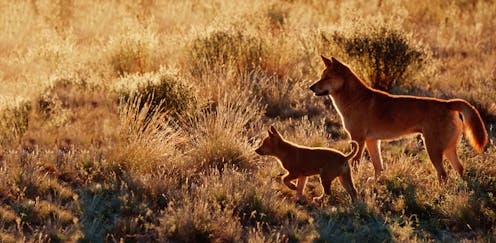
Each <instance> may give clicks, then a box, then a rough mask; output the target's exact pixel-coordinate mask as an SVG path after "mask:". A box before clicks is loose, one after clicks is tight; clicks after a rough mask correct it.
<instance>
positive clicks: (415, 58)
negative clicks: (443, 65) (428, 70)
mask: <svg viewBox="0 0 496 243" xmlns="http://www.w3.org/2000/svg"><path fill="white" fill-rule="evenodd" d="M332 40H333V41H334V42H335V44H337V45H338V47H340V48H341V49H342V50H343V51H344V52H345V53H346V54H347V55H348V56H349V58H351V59H357V60H356V61H358V62H359V63H360V64H361V65H362V68H363V69H364V74H365V75H366V76H367V78H368V79H369V80H370V82H371V84H372V87H373V88H376V89H380V90H384V91H389V90H391V88H393V87H395V86H397V85H403V84H404V82H405V79H406V78H408V71H410V70H409V69H411V71H419V70H421V69H422V67H423V65H424V63H425V61H426V57H427V52H426V51H425V50H424V49H423V48H422V47H420V46H419V45H417V44H416V43H414V41H413V40H412V38H411V37H410V36H408V35H406V34H404V33H402V32H400V31H399V30H395V29H389V28H387V27H385V26H379V27H368V28H367V27H365V28H364V30H360V31H354V32H351V34H344V33H340V32H335V33H334V34H333V35H332Z"/></svg>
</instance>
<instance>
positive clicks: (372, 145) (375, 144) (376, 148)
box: [365, 139, 383, 181]
mask: <svg viewBox="0 0 496 243" xmlns="http://www.w3.org/2000/svg"><path fill="white" fill-rule="evenodd" d="M365 143H366V144H367V150H368V151H369V153H370V158H371V159H372V163H373V164H374V171H375V180H376V181H378V180H380V179H381V175H382V171H383V167H382V157H381V140H376V139H367V140H365Z"/></svg>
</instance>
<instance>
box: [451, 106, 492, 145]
mask: <svg viewBox="0 0 496 243" xmlns="http://www.w3.org/2000/svg"><path fill="white" fill-rule="evenodd" d="M448 105H449V107H450V109H452V110H456V111H458V112H460V113H461V114H462V115H463V125H464V126H463V131H464V133H465V138H466V139H467V140H468V142H469V143H470V145H472V147H473V148H474V149H475V151H477V152H479V153H480V152H482V149H483V148H484V146H486V143H487V132H486V128H485V126H484V122H482V118H481V116H480V114H479V112H478V111H477V109H475V107H473V106H472V105H471V104H469V103H468V102H467V101H465V100H462V99H452V100H449V101H448Z"/></svg>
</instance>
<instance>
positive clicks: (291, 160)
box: [255, 126, 358, 202]
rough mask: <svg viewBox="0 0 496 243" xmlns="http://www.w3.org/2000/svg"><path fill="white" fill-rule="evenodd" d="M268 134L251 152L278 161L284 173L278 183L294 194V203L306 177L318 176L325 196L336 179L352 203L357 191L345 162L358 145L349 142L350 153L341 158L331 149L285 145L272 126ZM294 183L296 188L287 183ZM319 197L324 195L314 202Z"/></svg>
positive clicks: (288, 143) (301, 193)
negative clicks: (274, 158) (351, 148)
mask: <svg viewBox="0 0 496 243" xmlns="http://www.w3.org/2000/svg"><path fill="white" fill-rule="evenodd" d="M268 132H269V135H268V136H267V137H265V138H264V139H263V141H262V144H261V145H260V147H259V148H257V149H256V150H255V152H257V154H260V155H272V156H275V157H276V158H277V159H278V160H279V163H280V164H281V165H282V167H283V168H284V169H285V170H287V171H288V173H286V174H285V175H284V176H283V177H282V181H283V182H284V184H285V185H286V186H288V187H289V188H290V189H291V190H296V196H297V198H298V199H302V197H303V190H304V188H305V183H306V181H307V176H311V175H316V174H319V175H320V182H321V184H322V186H323V187H324V192H325V194H327V195H329V194H330V192H331V188H330V186H331V182H332V181H333V180H334V179H335V178H336V177H339V181H340V182H341V185H342V186H343V187H344V189H346V191H347V192H348V193H349V194H350V196H351V199H352V201H353V202H354V201H355V200H356V197H357V191H356V189H355V187H354V186H353V181H352V178H351V170H350V166H349V164H348V160H350V159H351V158H353V157H354V156H355V155H356V153H357V152H358V144H357V143H356V142H355V141H351V144H352V146H353V151H351V153H349V154H348V155H344V154H343V153H341V152H339V151H337V150H333V149H328V148H310V147H304V146H300V145H296V144H294V143H291V142H289V141H286V140H285V139H284V138H282V136H281V134H279V133H278V132H277V131H276V129H275V128H274V127H273V126H270V129H269V131H268ZM295 179H297V183H296V185H295V184H293V183H292V182H291V181H292V180H295ZM323 196H324V194H322V195H321V196H320V197H316V198H314V199H320V198H322V197H323Z"/></svg>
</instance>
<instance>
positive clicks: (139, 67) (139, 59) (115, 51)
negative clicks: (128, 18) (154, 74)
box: [109, 28, 159, 76]
mask: <svg viewBox="0 0 496 243" xmlns="http://www.w3.org/2000/svg"><path fill="white" fill-rule="evenodd" d="M109 45H110V47H109V49H110V58H109V59H110V60H109V62H110V65H111V66H112V68H113V70H114V72H115V73H116V74H118V75H119V76H124V75H126V74H132V73H144V72H149V71H154V70H157V69H158V67H159V65H158V55H157V50H158V49H159V47H158V45H159V43H158V38H157V36H156V35H155V33H153V32H152V31H151V30H149V29H141V30H140V29H138V30H136V29H135V28H130V29H129V30H126V31H125V32H124V33H122V34H121V35H119V36H117V37H115V38H114V39H112V40H111V41H110V43H109Z"/></svg>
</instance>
